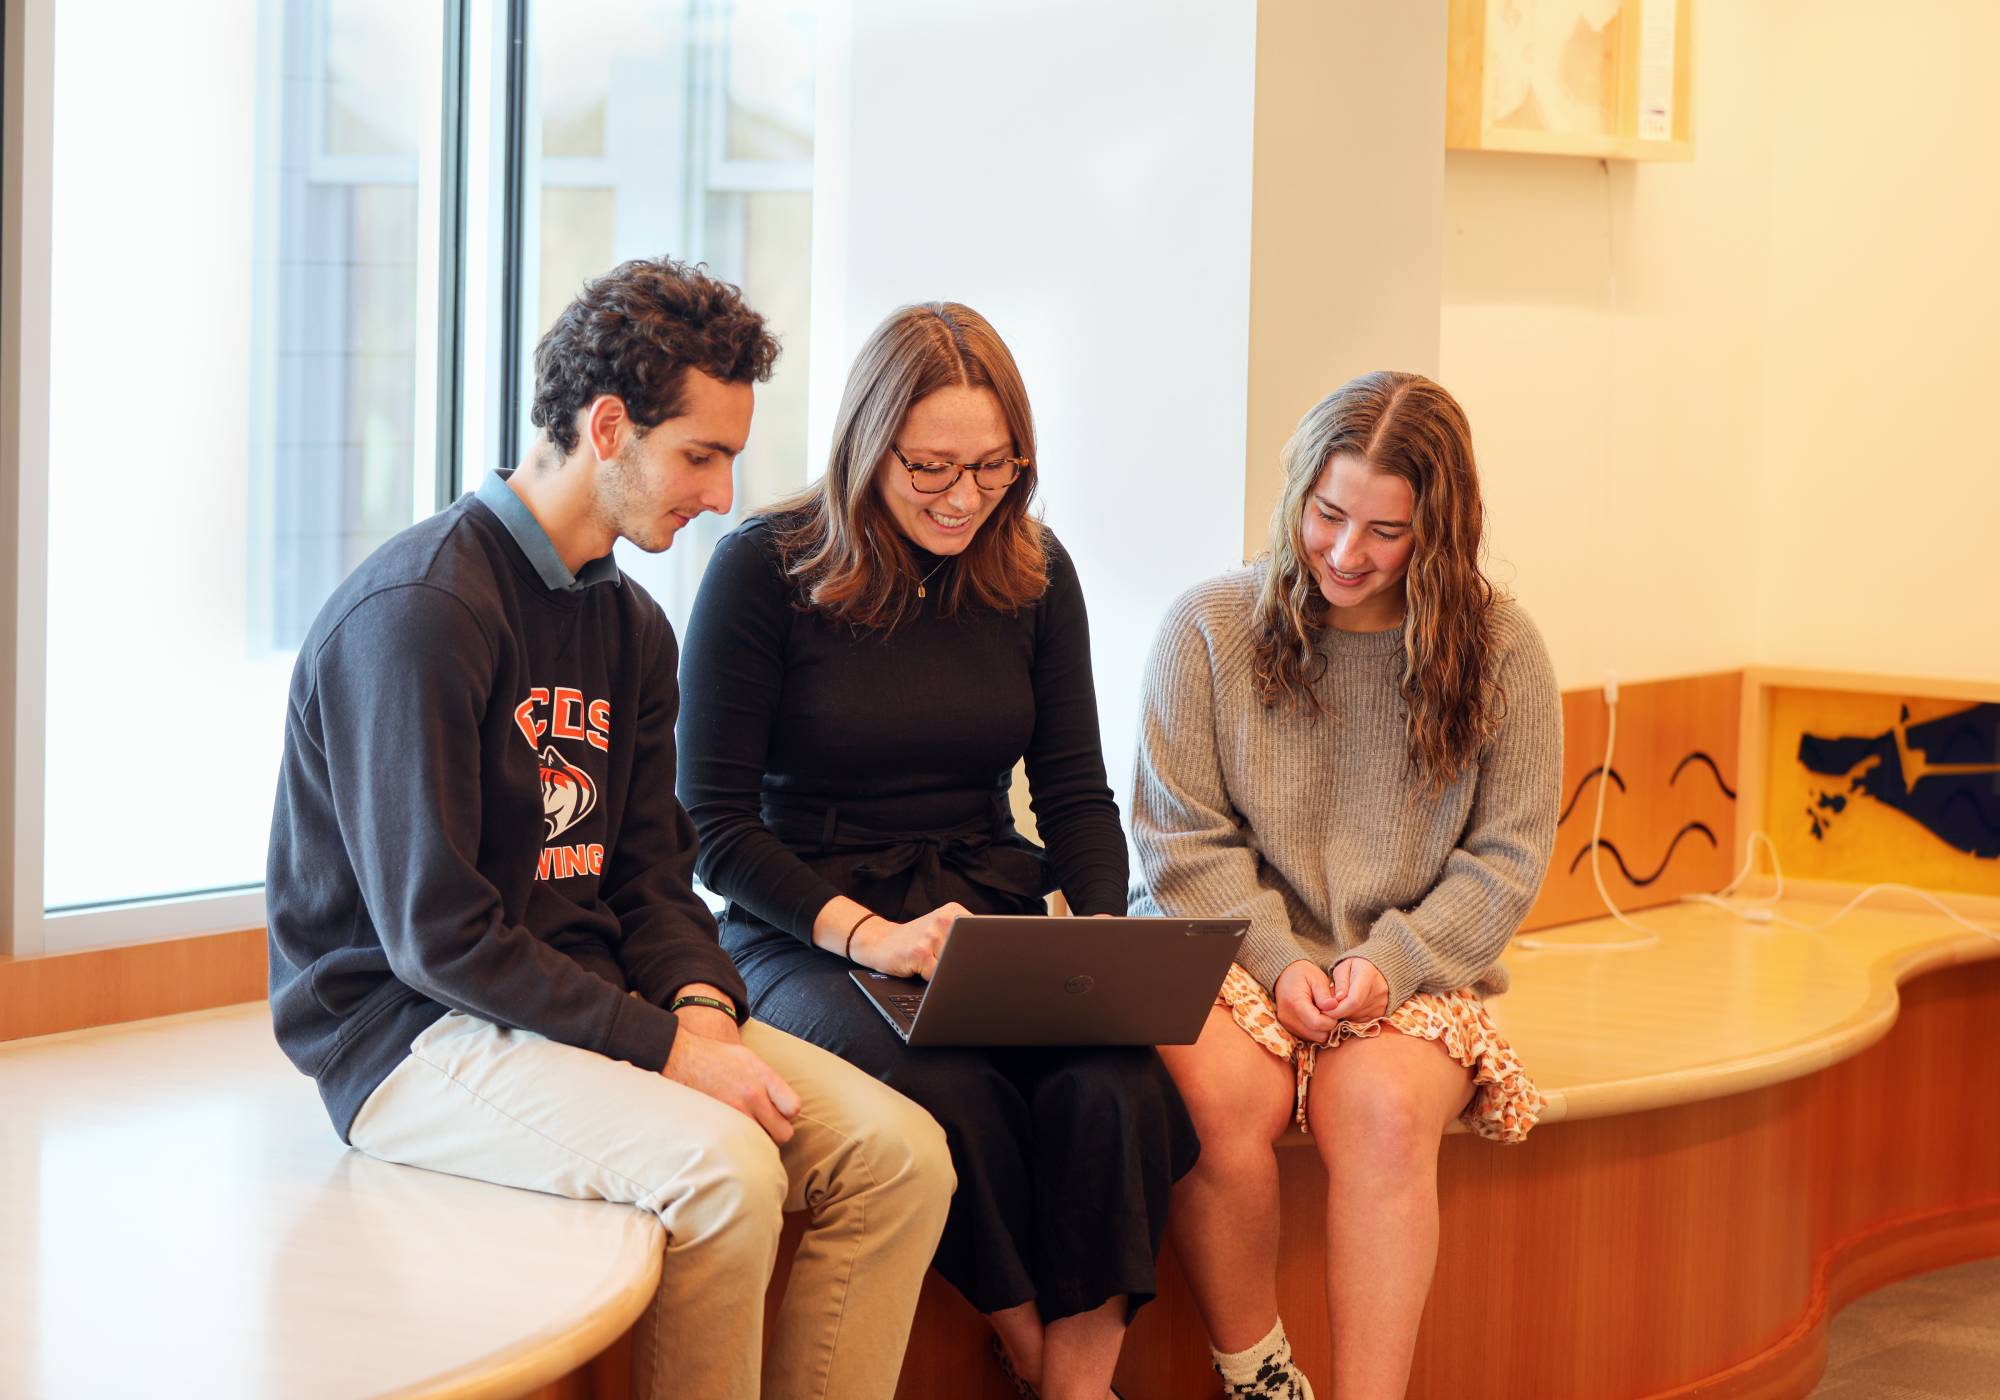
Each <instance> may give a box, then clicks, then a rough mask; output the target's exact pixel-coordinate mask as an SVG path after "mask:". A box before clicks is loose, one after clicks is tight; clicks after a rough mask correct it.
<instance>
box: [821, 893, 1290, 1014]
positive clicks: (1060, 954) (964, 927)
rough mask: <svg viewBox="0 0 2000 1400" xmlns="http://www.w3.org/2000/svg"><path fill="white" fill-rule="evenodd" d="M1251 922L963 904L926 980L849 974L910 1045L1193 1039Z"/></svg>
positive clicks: (857, 972)
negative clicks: (994, 909)
mask: <svg viewBox="0 0 2000 1400" xmlns="http://www.w3.org/2000/svg"><path fill="white" fill-rule="evenodd" d="M1249 927H1250V921H1249V920H1248V919H1171V918H1157V917H1156V918H1117V919H1079V918H1068V919H1058V918H1043V917H1037V916H1031V915H1030V916H1008V915H969V916H966V917H962V918H959V919H956V920H954V921H953V923H952V926H951V930H950V932H949V933H947V934H946V936H945V945H944V952H942V953H940V954H939V955H938V964H937V969H936V971H935V972H934V973H933V974H932V976H931V980H930V981H929V982H925V981H924V980H923V979H922V978H920V977H891V976H889V975H888V974H887V973H883V972H874V971H871V970H869V969H867V968H857V969H856V970H855V971H854V972H853V973H852V974H850V975H851V976H852V977H853V978H854V981H855V983H856V985H858V986H859V987H860V988H861V990H862V992H863V993H864V994H866V996H867V997H868V999H869V1000H870V1001H871V1002H873V1003H874V1004H875V1009H876V1010H878V1011H880V1012H881V1013H882V1015H883V1016H884V1018H886V1019H887V1020H888V1022H889V1024H890V1025H891V1026H893V1027H895V1029H896V1034H897V1035H900V1036H901V1037H902V1038H903V1039H904V1040H905V1041H907V1042H909V1043H910V1044H911V1045H1190V1044H1193V1043H1194V1040H1195V1037H1197V1036H1199V1035H1200V1034H1201V1026H1202V1022H1203V1021H1205V1020H1206V1019H1207V1018H1208V1009H1209V1007H1211V1006H1213V1005H1214V1004H1215V994H1216V993H1217V992H1218V991H1220V990H1221V989H1222V979H1223V977H1224V976H1225V975H1226V974H1227V973H1228V971H1229V964H1230V963H1231V962H1232V961H1234V960H1235V958H1236V954H1237V950H1238V948H1240V947H1241V945H1242V943H1243V934H1244V931H1245V930H1246V929H1248V928H1249Z"/></svg>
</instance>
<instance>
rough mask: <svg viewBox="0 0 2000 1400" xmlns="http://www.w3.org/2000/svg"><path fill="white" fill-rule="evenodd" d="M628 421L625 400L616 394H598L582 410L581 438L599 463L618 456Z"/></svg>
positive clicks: (628, 416)
mask: <svg viewBox="0 0 2000 1400" xmlns="http://www.w3.org/2000/svg"><path fill="white" fill-rule="evenodd" d="M630 421H631V418H630V415H628V414H627V413H626V412H625V400H623V399H621V398H619V397H618V396H617V395H616V394H599V395H598V396H597V397H596V398H594V399H592V400H591V401H590V403H589V405H588V406H587V407H585V408H584V410H583V433H582V437H583V440H584V442H586V443H588V444H589V446H590V450H591V451H592V452H593V453H594V454H595V455H596V457H597V460H598V461H599V462H608V461H610V460H611V459H612V458H614V457H616V456H617V455H618V445H619V443H620V441H621V440H622V439H623V438H624V435H625V428H626V425H627V424H628V423H629V422H630Z"/></svg>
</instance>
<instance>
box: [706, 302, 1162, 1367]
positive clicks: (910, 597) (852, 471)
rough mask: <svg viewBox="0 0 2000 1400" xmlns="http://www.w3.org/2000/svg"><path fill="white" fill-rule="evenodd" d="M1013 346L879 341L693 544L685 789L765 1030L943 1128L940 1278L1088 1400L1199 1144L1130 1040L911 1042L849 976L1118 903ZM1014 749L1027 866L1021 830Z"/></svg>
mask: <svg viewBox="0 0 2000 1400" xmlns="http://www.w3.org/2000/svg"><path fill="white" fill-rule="evenodd" d="M1034 457H1035V430H1034V422H1033V418H1032V415H1031V413H1030V410H1029V406H1028V396H1027V391H1026V389H1025V388H1024V387H1023V385H1022V382H1021V377H1020V373H1019V371H1018V370H1017V369H1016V368H1015V365H1014V360H1013V356H1012V355H1011V354H1010V353H1009V352H1008V350H1007V347H1006V345H1005V344H1004V343H1003V342H1002V341H1001V339H1000V337H999V336H998V335H997V334H996V333H995V332H994V330H993V328H992V327H991V326H990V325H988V324H987V322H986V321H985V319H984V318H982V317H981V316H979V314H978V313H976V312H974V311H972V310H971V309H970V308H968V307H964V306H960V305H957V304H956V303H951V302H944V303H933V304H929V305H924V306H909V307H904V308H903V309H902V310H900V311H897V312H896V313H894V314H893V315H891V316H890V317H889V318H888V319H887V320H886V321H884V322H883V323H882V324H881V325H880V326H879V327H877V328H876V330H875V331H874V333H873V334H872V335H871V336H870V337H869V339H868V342H867V344H866V345H864V346H863V347H862V350H861V353H860V356H859V358H858V359H857V360H856V362H855V365H854V368H853V370H852V371H851V373H850V374H849V376H848V381H847V386H846V391H845V394H844V395H843V397H842V401H841V405H840V411H839V415H838V418H837V421H836V423H835V426H834V440H833V450H832V453H831V456H830V458H829V461H828V464H827V470H826V473H825V475H824V476H822V477H821V478H820V479H819V480H818V481H817V482H815V483H814V484H812V485H811V486H809V487H808V488H807V489H806V490H805V491H804V492H802V493H801V494H800V495H798V496H796V497H794V498H792V499H791V500H789V501H786V502H783V503H781V504H780V505H778V506H776V507H774V508H773V509H772V510H771V511H769V512H768V513H766V514H764V515H761V516H758V517H756V518H754V519H752V520H751V521H749V522H748V523H746V524H745V525H743V526H742V527H741V528H739V529H738V530H736V531H735V532H734V533H733V534H731V535H729V536H728V537H727V538H725V539H724V540H723V541H722V542H721V544H720V545H719V546H718V547H717V549H716V552H715V556H714V558H713V560H712V561H711V562H710V564H709V567H708V572H707V574H706V576H705V577H704V578H703V580H702V585H701V590H700V593H699V595H698V596H697V598H696V600H695V607H694V614H693V617H692V619H691V621H690V623H689V627H688V641H687V651H686V654H685V656H684V658H683V660H682V665H681V688H682V711H681V718H680V728H679V749H680V754H681V777H680V796H681V800H682V801H683V802H684V803H685V804H686V806H687V809H688V812H689V813H690V815H691V816H692V817H693V818H694V821H695V824H696V826H697V827H698V828H699V831H700V835H701V855H700V858H699V862H698V864H697V867H696V869H697V872H698V874H699V875H700V877H701V879H702V881H703V882H704V883H705V884H706V885H707V886H708V887H709V888H710V889H712V890H714V891H715V892H716V893H717V894H719V895H721V896H722V897H724V898H725V899H727V900H728V901H729V909H728V911H727V913H726V914H725V915H724V917H723V919H722V941H723V945H724V946H725V947H726V948H728V950H729V951H730V953H731V954H732V955H733V956H734V957H735V959H736V962H737V966H738V967H739V968H740V969H741V971H742V974H743V977H744V980H745V982H746V984H747V985H748V987H749V990H750V997H751V1006H752V1008H753V1010H754V1012H755V1014H756V1015H757V1017H758V1018H759V1019H760V1020H763V1021H766V1022H768V1023H770V1024H772V1025H775V1026H778V1027H779V1028H781V1029H784V1030H788V1031H790V1032H792V1033H793V1034H795V1035H800V1036H803V1037H805V1038H806V1039H808V1040H812V1041H814V1042H816V1043H818V1044H820V1045H822V1046H824V1047H826V1048H827V1049H829V1050H832V1051H834V1052H835V1053H837V1054H839V1055H842V1056H844V1057H845V1058H847V1059H848V1060H851V1061H852V1062H854V1063H855V1064H857V1065H859V1066H860V1067H862V1068H863V1069H866V1070H868V1071H870V1072H871V1073H873V1074H875V1075H877V1076H879V1077H880V1078H881V1079H882V1080H884V1081H885V1082H887V1083H888V1084H890V1085H892V1086H894V1087H895V1088H897V1089H899V1090H901V1091H902V1092H903V1093H904V1094H906V1095H908V1096H909V1097H910V1098H912V1099H915V1100H916V1101H917V1102H918V1103H920V1104H922V1105H923V1106H924V1107H925V1108H927V1109H929V1110H930V1112H931V1113H932V1114H933V1115H934V1116H935V1117H936V1118H937V1120H938V1121H939V1123H941V1124H942V1125H943V1127H944V1129H945V1134H946V1137H947V1138H948V1139H949V1141H950V1144H951V1151H952V1159H953V1164H954V1166H955V1167H956V1168H957V1171H958V1192H957V1195H956V1197H955V1198H954V1200H953V1202H952V1210H951V1215H950V1218H949V1220H948V1222H947V1224H946V1226H945V1233H944V1239H943V1242H942V1244H941V1245H940V1246H939V1250H938V1255H937V1260H936V1264H937V1268H938V1270H939V1272H941V1273H942V1274H943V1275H944V1277H945V1278H946V1279H947V1280H949V1281H950V1282H951V1283H952V1284H953V1285H954V1286H955V1287H956V1288H957V1289H958V1290H959V1291H960V1292H961V1293H963V1294H964V1295H965V1297H966V1298H967V1299H968V1300H969V1301H970V1302H971V1303H972V1305H973V1306H974V1307H975V1308H977V1309H978V1310H979V1311H980V1312H982V1313H985V1314H987V1315H988V1316H989V1317H990V1318H991V1320H992V1324H993V1328H994V1331H995V1333H996V1351H997V1352H998V1354H999V1357H1000V1360H1001V1363H1002V1364H1003V1365H1004V1366H1006V1367H1008V1368H1009V1370H1010V1371H1011V1372H1012V1373H1013V1376H1014V1379H1015V1382H1016V1384H1017V1386H1018V1387H1019V1388H1020V1389H1021V1392H1022V1393H1023V1394H1034V1393H1037V1392H1038V1393H1039V1394H1041V1395H1042V1396H1046V1397H1070V1396H1080V1397H1089V1400H1102V1398H1103V1396H1104V1395H1105V1394H1106V1392H1107V1390H1108V1388H1109V1385H1110V1381H1111V1374H1112V1370H1113V1368H1114V1366H1115V1364H1116V1362H1117V1358H1118V1349H1119V1346H1120V1345H1121V1343H1122V1341H1123V1338H1124V1332H1125V1327H1126V1324H1127V1323H1128V1321H1129V1320H1130V1318H1131V1315H1132V1313H1133V1311H1134V1310H1135V1309H1137V1308H1138V1307H1139V1305H1140V1304H1142V1303H1143V1302H1145V1301H1146V1300H1147V1299H1148V1298H1150V1297H1151V1296H1152V1295H1153V1292H1154V1279H1153V1266H1154V1256H1155V1255H1156V1254H1157V1252H1158V1249H1159V1245H1160V1240H1161V1237H1162V1234H1163V1231H1164V1227H1165V1222H1166V1211H1167V1202H1168V1199H1169V1196H1170V1194H1171V1190H1172V1185H1173V1182H1174V1181H1175V1180H1176V1179H1178V1178H1179V1177H1181V1176H1182V1175H1184V1174H1185V1173H1186V1172H1187V1171H1188V1169H1189V1168H1190V1167H1191V1166H1192V1165H1193V1162H1194V1159H1195V1155H1196V1151H1197V1146H1196V1141H1195V1137H1194V1133H1193V1131H1192V1128H1191V1127H1190V1125H1189V1121H1188V1117H1187V1112H1186V1109H1185V1108H1184V1107H1183V1105H1182V1103H1181V1100H1180V1096H1179V1094H1178V1093H1177V1092H1176V1091H1175V1088H1174V1085H1173V1082H1172V1079H1171V1078H1170V1077H1169V1076H1168V1074H1167V1072H1166V1070H1165V1067H1164V1066H1163V1064H1162V1063H1161V1061H1160V1058H1159V1056H1158V1055H1157V1054H1156V1053H1155V1052H1154V1051H1152V1050H1150V1049H1119V1048H1113V1049H991V1050H989V1049H939V1048H933V1049H911V1048H910V1047H908V1046H906V1045H904V1044H903V1042H902V1041H901V1040H900V1039H899V1038H898V1037H897V1035H896V1033H895V1032H894V1031H893V1030H892V1029H890V1027H889V1025H888V1024H887V1023H886V1022H885V1021H884V1020H883V1019H882V1017H881V1016H880V1015H879V1014H878V1013H877V1012H876V1010H875V1009H874V1007H873V1006H872V1005H871V1004H870V1003H869V1002H868V1001H867V1000H866V998H865V997H864V996H863V995H862V994H861V992H860V990H859V989H858V988H857V987H856V986H855V985H854V984H853V982H852V980H851V979H850V978H849V976H848V974H849V972H850V971H851V970H853V969H854V968H857V967H862V968H874V969H878V970H880V971H882V972H886V973H891V974H894V975H899V976H911V975H914V976H918V977H928V976H929V975H930V974H931V972H932V970H933V969H934V968H935V967H936V965H937V959H938V953H939V951H940V950H941V948H942V946H943V941H944V936H945V932H946V930H947V929H948V927H949V926H950V923H951V921H952V919H953V918H955V917H957V916H958V915H961V914H967V913H972V914H1040V913H1044V912H1046V910H1045V905H1044V902H1043V899H1044V896H1045V895H1047V894H1048V893H1049V892H1050V891H1051V890H1054V889H1057V888H1060V889H1061V890H1062V892H1063V894H1064V896H1065V897H1066V898H1067V900H1068V902H1069V905H1070V907H1071V909H1072V910H1073V911H1074V912H1076V913H1078V914H1086V915H1087V914H1122V913H1124V912H1125V898H1126V878H1127V863H1126V848H1125V838H1124V835H1123V833H1122V832H1121V830H1120V828H1119V823H1118V809H1117V806H1116V804H1115V803H1114V802H1113V801H1112V797H1111V790H1110V787H1109V786H1108V784H1107V783H1106V781H1105V776H1104V757H1103V752H1102V749H1101V746H1100V744H1099V740H1098V728H1097V701H1096V695H1095V692H1094V689H1093V685H1092V680H1091V666H1090V639H1089V627H1088V623H1087V621H1086V618H1085V615H1084V604H1083V592H1082V589H1081V588H1080V586H1079V584H1078V582H1077V576H1076V570H1075V568H1074V566H1073V565H1072V564H1071V562H1070V559H1069V556H1068V555H1067V554H1066V553H1065V552H1064V551H1063V549H1062V546H1061V545H1060V544H1059V543H1057V541H1056V539H1055V536H1054V535H1053V534H1051V533H1050V532H1049V531H1048V530H1047V529H1046V528H1045V527H1044V526H1043V525H1042V524H1041V523H1040V522H1039V521H1037V520H1036V519H1035V518H1034V516H1033V515H1032V514H1030V509H1029V508H1030V505H1031V504H1032V501H1033V497H1034V489H1035V460H1034ZM1017 761H1025V767H1026V771H1027V779H1028V787H1029V792H1030V796H1031V801H1032V804H1033V809H1034V813H1035V818H1036V825H1037V827H1038V830H1039V834H1040V836H1041V839H1042V841H1043V842H1044V843H1045V845H1046V851H1044V849H1043V848H1041V847H1037V846H1035V845H1034V844H1032V843H1031V842H1029V841H1027V840H1026V839H1024V838H1023V837H1021V836H1020V835H1019V834H1018V833H1017V832H1016V831H1015V829H1014V823H1013V819H1012V816H1011V814H1010V808H1009V805H1008V790H1009V787H1010V783H1011V778H1012V773H1013V770H1014V766H1015V764H1016V762H1017Z"/></svg>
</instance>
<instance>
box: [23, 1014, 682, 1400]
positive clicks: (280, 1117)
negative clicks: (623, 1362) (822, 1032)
mask: <svg viewBox="0 0 2000 1400" xmlns="http://www.w3.org/2000/svg"><path fill="white" fill-rule="evenodd" d="M0 1114H4V1119H0V1395H5V1396H20V1397H37V1398H39V1397H49V1398H50V1400H56V1397H70V1396H84V1395H89V1396H100V1395H144V1396H148V1397H159V1400H169V1398H170V1397H179V1396H188V1397H196V1396H199V1397H204V1400H235V1397H243V1400H269V1397H273V1396H285V1397H297V1400H315V1398H316V1397H343V1400H344V1398H345V1397H353V1396H359V1395H396V1396H445V1395H449V1396H453V1397H485V1396H510V1395H518V1394H521V1393H522V1392H524V1391H527V1390H531V1389H533V1388H535V1387H536V1386H539V1385H543V1384H545V1383H547V1382H548V1381H550V1380H553V1379H555V1378H556V1377H558V1376H561V1375H564V1374H566V1373H567V1372H569V1371H572V1370H574V1369H575V1368H576V1367H578V1366H580V1365H582V1364H583V1363H584V1362H585V1361H587V1360H588V1359H589V1358H590V1357H592V1356H594V1355H596V1354H597V1353H598V1352H600V1351H602V1350H603V1349H604V1348H605V1347H607V1346H609V1345H610V1344H611V1343H612V1342H613V1341H615V1340H616V1339H617V1338H618V1337H619V1336H620V1335H621V1334H622V1333H623V1332H624V1331H625V1330H626V1329H627V1328H629V1327H630V1326H631V1324H632V1321H633V1319H634V1318H636V1317H637V1316H638V1314H639V1313H640V1311H641V1310H642V1309H643V1308H644V1307H645V1305H646V1302H647V1300H648V1299H650V1298H651V1296H652V1293H653V1289H654V1287H655V1285H656V1284H657V1282H658V1279H659V1269H660V1252H661V1243H662V1232H661V1229H660V1225H659V1221H658V1220H657V1219H656V1218H655V1217H653V1216H650V1215H647V1214H644V1213H642V1212H640V1211H636V1210H633V1209H632V1208H631V1207H629V1206H624V1205H612V1204H607V1203H602V1202H581V1201H567V1200H561V1199H558V1198H556V1197H553V1196H542V1195H536V1194H534V1193H531V1192H527V1191H515V1190H510V1189H508V1188H506V1187H501V1186H490V1185H487V1184H485V1183H484V1182H477V1181H468V1180H465V1179H462V1178H459V1177H452V1176H442V1175H439V1174H436V1173H433V1172H425V1171H418V1170H415V1169H413V1168H407V1167H397V1166H390V1165H387V1164H385V1163H381V1162H377V1161H374V1160H372V1159H370V1158H367V1157H364V1156H363V1155H361V1154H360V1153H358V1152H350V1151H348V1150H347V1149H346V1148H345V1147H343V1146H342V1145H341V1143H340V1140H339V1139H338V1138H337V1137H335V1136H334V1133H333V1129H332V1128H331V1127H330V1126H329V1124H328V1122H327V1118H326V1115H325V1113H324V1112H323V1111H322V1110H321V1108H320V1104H319V1097H318V1095H317V1094H316V1092H315V1091H314V1089H313V1086H312V1084H311V1082H310V1081H308V1080H306V1079H305V1078H303V1077H302V1076H301V1075H299V1074H298V1072H297V1071H295V1070H294V1069H293V1068H292V1067H291V1065H290V1064H289V1063H288V1062H287V1061H286V1060H285V1058H284V1056H283V1055H281V1054H280V1053H279V1051H278V1048H277V1045H276V1044H275V1043H274V1042H273V1040H272V1037H271V1023H270V1015H269V1012H268V1010H267V1009H266V1007H265V1005H264V1004H263V1003H262V1002H258V1003H254V1004H252V1005H248V1006H237V1007H228V1008H225V1009H223V1010H220V1011H203V1012H196V1013H193V1014H191V1015H185V1016H170V1017H164V1018H162V1019H159V1020H154V1021H139V1022H134V1023H132V1024H130V1025H124V1026H111V1027H105V1028H102V1029H99V1030H93V1031H77V1032H73V1033H70V1034H67V1035H58V1036H47V1037H44V1038H42V1039H39V1040H24V1041H15V1042H12V1043H10V1044H5V1045H0Z"/></svg>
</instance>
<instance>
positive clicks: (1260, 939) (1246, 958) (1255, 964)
mask: <svg viewBox="0 0 2000 1400" xmlns="http://www.w3.org/2000/svg"><path fill="white" fill-rule="evenodd" d="M1236 961H1237V962H1239V963H1241V964H1242V965H1243V970H1244V971H1245V972H1247V973H1249V974H1250V975H1251V976H1252V977H1254V978H1256V979H1257V981H1258V983H1259V984H1260V985H1262V987H1263V988H1264V990H1265V991H1267V992H1275V991H1276V989H1277V986H1278V974H1279V973H1281V972H1283V971H1284V970H1285V969H1286V968H1288V967H1290V966H1291V965H1292V964H1293V963H1295V962H1311V961H1312V959H1311V958H1310V957H1309V956H1308V955H1307V954H1306V950H1305V949H1303V948H1301V947H1300V946H1299V944H1298V940H1297V939H1295V938H1293V937H1292V936H1291V935H1290V934H1289V933H1261V934H1260V933H1259V932H1257V930H1256V929H1254V928H1253V929H1251V930H1250V935H1249V937H1247V938H1245V939H1244V940H1243V948H1242V951H1241V952H1240V953H1238V955H1237V958H1236Z"/></svg>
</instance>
